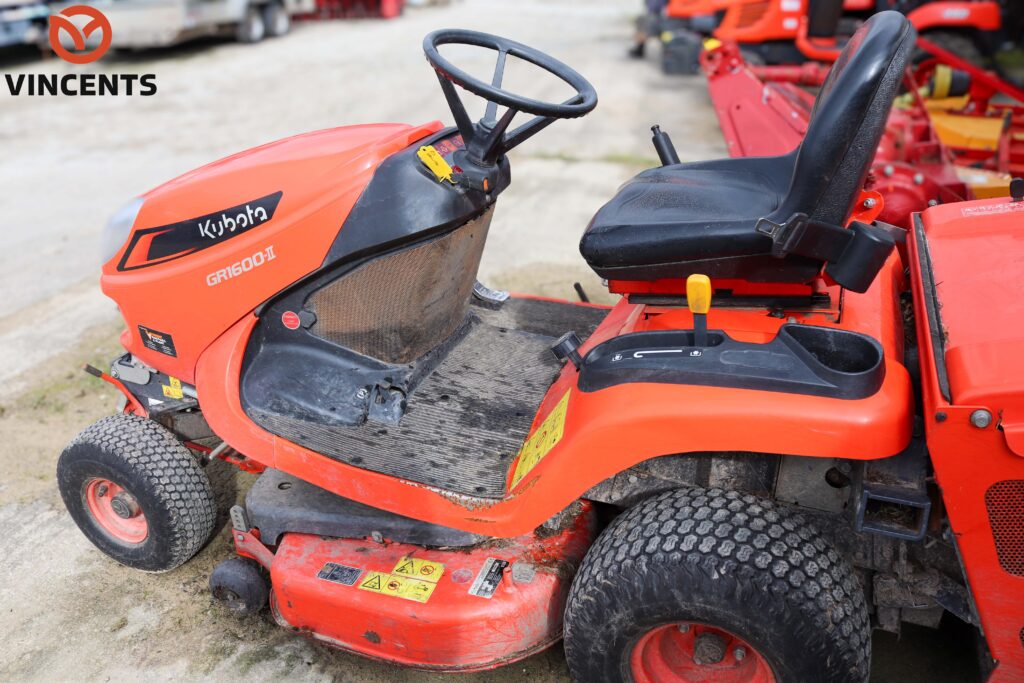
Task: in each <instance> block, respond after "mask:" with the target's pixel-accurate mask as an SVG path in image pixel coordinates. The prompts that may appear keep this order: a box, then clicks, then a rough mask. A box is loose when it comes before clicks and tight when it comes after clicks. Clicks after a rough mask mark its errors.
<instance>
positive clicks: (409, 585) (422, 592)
mask: <svg viewBox="0 0 1024 683" xmlns="http://www.w3.org/2000/svg"><path fill="white" fill-rule="evenodd" d="M359 588H360V589H361V590H364V591H370V592H371V593H380V594H381V595H393V596H395V597H396V598H405V599H406V600H415V601H416V602H426V601H427V600H429V599H430V596H431V595H432V594H433V592H434V589H435V588H437V584H436V583H433V582H431V581H421V580H419V579H410V578H408V577H405V576H398V575H396V574H385V573H384V572H367V573H366V576H364V577H363V579H362V580H361V581H360V582H359Z"/></svg>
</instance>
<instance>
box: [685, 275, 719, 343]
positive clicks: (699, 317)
mask: <svg viewBox="0 0 1024 683" xmlns="http://www.w3.org/2000/svg"><path fill="white" fill-rule="evenodd" d="M713 293H714V290H713V289H712V288H711V278H709V277H708V276H707V275H697V274H694V275H691V276H690V277H688V278H686V305H687V306H688V307H689V309H690V312H691V313H693V343H694V346H707V345H708V311H710V310H711V295H712V294H713Z"/></svg>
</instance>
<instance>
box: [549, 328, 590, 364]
mask: <svg viewBox="0 0 1024 683" xmlns="http://www.w3.org/2000/svg"><path fill="white" fill-rule="evenodd" d="M582 343H583V342H582V341H580V338H579V336H578V335H577V334H576V333H575V332H566V333H565V334H563V335H562V336H561V337H559V338H558V341H556V342H555V343H554V344H552V346H551V353H553V354H555V358H557V359H558V360H559V361H565V360H568V361H569V362H570V363H572V364H573V365H574V366H576V369H577V370H579V369H580V365H582V364H583V359H582V358H580V354H579V352H578V351H577V350H576V349H578V348H579V347H580V345H581V344H582Z"/></svg>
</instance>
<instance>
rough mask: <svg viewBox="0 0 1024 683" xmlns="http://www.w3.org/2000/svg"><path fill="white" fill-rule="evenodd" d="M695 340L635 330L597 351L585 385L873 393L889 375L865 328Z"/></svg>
mask: <svg viewBox="0 0 1024 683" xmlns="http://www.w3.org/2000/svg"><path fill="white" fill-rule="evenodd" d="M708 342H709V343H708V345H706V346H696V345H695V344H694V335H693V332H692V331H690V330H671V331H659V332H636V333H633V334H626V335H622V336H620V337H616V338H614V339H611V340H609V341H606V342H604V343H603V344H599V345H598V346H596V347H594V348H593V349H591V350H590V352H589V353H588V354H587V355H586V357H585V358H584V359H583V365H582V367H581V368H580V378H579V388H580V389H581V390H582V391H586V392H591V391H600V390H602V389H607V388H608V387H612V386H616V385H618V384H629V383H637V382H653V383H658V384H696V385H701V386H717V387H729V388H734V389H755V390H760V391H775V392H783V393H791V394H807V395H812V396H824V397H829V398H840V399H848V400H853V399H861V398H866V397H868V396H871V395H873V394H874V393H875V392H877V391H878V389H879V387H881V386H882V381H883V380H884V379H885V355H884V352H883V350H882V346H881V345H880V344H879V343H878V342H877V341H876V340H875V339H872V338H871V337H869V336H867V335H864V334H860V333H858V332H850V331H848V330H840V329H836V328H832V327H817V326H811V325H792V324H790V325H783V326H782V327H781V328H780V329H779V333H778V335H777V336H776V337H775V339H773V340H772V341H771V342H768V343H767V344H752V343H747V342H738V341H735V340H734V339H732V338H730V337H729V336H728V335H726V334H725V333H724V332H722V331H721V330H712V331H710V332H708Z"/></svg>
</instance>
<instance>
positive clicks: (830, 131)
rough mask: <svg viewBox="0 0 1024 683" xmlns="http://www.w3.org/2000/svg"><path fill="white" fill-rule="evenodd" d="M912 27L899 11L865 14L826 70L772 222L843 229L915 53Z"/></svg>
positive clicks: (914, 37)
mask: <svg viewBox="0 0 1024 683" xmlns="http://www.w3.org/2000/svg"><path fill="white" fill-rule="evenodd" d="M915 40H916V34H915V31H914V27H913V26H912V25H911V23H910V22H909V21H908V20H907V18H906V17H905V16H903V15H902V14H900V13H899V12H893V11H886V12H880V13H878V14H876V15H874V16H872V17H871V18H870V19H869V20H868V21H867V22H865V23H864V25H863V26H861V27H860V29H858V30H857V32H856V33H855V34H854V35H853V37H851V38H850V40H849V42H848V43H847V44H846V47H844V48H843V51H842V53H841V54H840V55H839V58H838V59H837V60H836V62H835V64H834V65H833V66H832V69H831V71H829V74H828V77H827V78H826V79H825V82H824V84H823V85H822V87H821V91H820V92H819V93H818V97H817V99H816V100H815V103H814V109H813V110H812V112H811V120H810V123H809V125H808V128H807V134H806V135H805V136H804V140H803V142H802V143H801V145H800V147H799V148H797V150H796V151H795V152H794V153H795V154H796V155H797V157H796V163H795V166H794V172H793V180H792V183H791V185H790V188H789V192H788V193H787V195H786V198H785V200H784V201H783V202H782V204H781V206H780V207H779V208H778V209H777V210H776V211H775V212H773V215H772V219H773V220H776V221H778V222H784V221H786V220H787V219H788V218H789V217H790V216H792V215H793V214H795V213H804V214H807V215H808V216H809V217H810V218H811V219H812V220H816V221H820V222H823V223H831V224H834V225H843V224H845V222H846V220H847V218H848V217H849V215H850V213H851V211H852V210H853V205H854V202H856V200H857V197H858V196H859V191H860V189H861V187H863V185H864V181H865V179H866V178H867V174H868V171H869V169H870V167H871V162H872V160H873V159H874V156H875V150H876V149H877V147H878V142H879V140H880V139H881V137H882V133H883V132H884V130H885V122H886V119H887V118H888V116H889V110H890V109H891V108H892V103H893V100H894V99H895V97H896V93H897V90H898V88H899V85H900V82H901V81H902V80H903V73H904V70H905V69H906V66H907V62H908V61H909V59H910V55H911V52H912V50H913V48H914V43H915Z"/></svg>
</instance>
